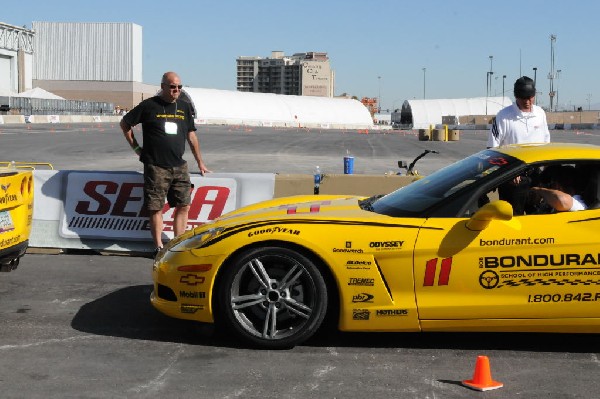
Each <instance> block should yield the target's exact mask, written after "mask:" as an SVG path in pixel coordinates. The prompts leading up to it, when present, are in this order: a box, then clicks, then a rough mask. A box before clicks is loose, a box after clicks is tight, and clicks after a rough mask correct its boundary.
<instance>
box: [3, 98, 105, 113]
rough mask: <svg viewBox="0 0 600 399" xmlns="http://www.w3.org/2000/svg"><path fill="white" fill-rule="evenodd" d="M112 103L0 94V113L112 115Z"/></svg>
mask: <svg viewBox="0 0 600 399" xmlns="http://www.w3.org/2000/svg"><path fill="white" fill-rule="evenodd" d="M114 109H115V106H114V104H113V103H106V102H96V101H81V100H58V99H45V98H28V97H6V96H0V115H112V114H113V113H114Z"/></svg>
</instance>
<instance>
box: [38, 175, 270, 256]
mask: <svg viewBox="0 0 600 399" xmlns="http://www.w3.org/2000/svg"><path fill="white" fill-rule="evenodd" d="M191 180H192V184H193V185H194V187H193V189H192V193H191V195H192V203H191V205H190V212H189V218H188V226H187V228H188V229H191V228H194V227H195V226H198V225H201V224H204V223H206V222H208V221H210V220H214V219H216V218H218V217H219V216H221V215H223V214H225V213H227V212H230V211H233V210H235V209H237V208H239V207H242V206H246V205H250V204H253V203H256V202H259V201H263V200H267V199H271V198H273V193H274V187H275V175H274V174H271V173H247V174H243V173H237V174H234V173H231V174H226V173H220V174H219V173H211V174H209V175H208V176H206V177H203V176H200V175H193V174H192V176H191ZM34 183H35V201H34V212H33V229H32V233H31V237H30V246H32V247H51V248H54V247H59V248H91V249H103V248H104V249H106V248H114V249H117V250H121V249H123V248H125V249H133V250H135V249H136V248H137V247H135V246H134V242H138V241H139V242H140V244H142V242H147V243H150V241H151V235H150V230H149V224H148V216H147V213H146V212H145V210H143V209H142V208H143V207H142V204H143V175H142V173H141V172H112V171H89V172H88V171H56V170H36V171H34ZM173 211H174V210H173V209H170V207H169V206H168V205H167V204H166V205H165V207H164V208H163V220H164V230H163V233H164V234H163V237H165V238H173ZM53 226H54V227H53ZM128 241H129V242H131V244H126V243H127V242H128ZM144 245H148V244H144Z"/></svg>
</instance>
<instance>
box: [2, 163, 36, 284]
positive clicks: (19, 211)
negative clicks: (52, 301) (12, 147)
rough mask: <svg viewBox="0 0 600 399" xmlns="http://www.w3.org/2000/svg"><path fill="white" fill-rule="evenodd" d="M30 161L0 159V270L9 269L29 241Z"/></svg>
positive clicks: (30, 217)
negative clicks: (19, 161)
mask: <svg viewBox="0 0 600 399" xmlns="http://www.w3.org/2000/svg"><path fill="white" fill-rule="evenodd" d="M27 165H30V164H25V165H24V164H21V163H14V162H0V272H9V271H11V270H13V269H16V267H17V266H18V265H19V259H20V258H21V257H22V256H23V255H24V254H25V251H26V250H27V246H28V245H29V233H30V232H31V223H32V219H33V174H32V172H31V170H32V168H31V167H30V166H27Z"/></svg>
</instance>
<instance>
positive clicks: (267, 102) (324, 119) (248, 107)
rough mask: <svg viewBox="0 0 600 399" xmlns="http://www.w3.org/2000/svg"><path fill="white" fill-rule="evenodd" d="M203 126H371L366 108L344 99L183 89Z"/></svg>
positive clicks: (355, 127) (371, 121) (339, 127)
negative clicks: (212, 124)
mask: <svg viewBox="0 0 600 399" xmlns="http://www.w3.org/2000/svg"><path fill="white" fill-rule="evenodd" d="M185 91H186V93H187V94H188V95H189V97H190V98H191V99H192V101H193V103H194V106H195V108H196V110H197V115H196V118H197V119H198V120H200V121H202V122H204V123H217V124H218V123H221V124H244V125H254V126H259V125H260V126H290V127H298V126H299V127H321V128H332V129H334V128H335V129H345V128H348V129H364V128H370V127H373V120H372V118H371V115H370V114H369V111H368V110H367V108H366V107H365V106H364V105H363V104H362V103H360V102H359V101H357V100H352V99H346V98H328V97H309V96H288V95H281V94H267V93H247V92H238V91H227V90H216V89H200V88H189V87H186V88H185Z"/></svg>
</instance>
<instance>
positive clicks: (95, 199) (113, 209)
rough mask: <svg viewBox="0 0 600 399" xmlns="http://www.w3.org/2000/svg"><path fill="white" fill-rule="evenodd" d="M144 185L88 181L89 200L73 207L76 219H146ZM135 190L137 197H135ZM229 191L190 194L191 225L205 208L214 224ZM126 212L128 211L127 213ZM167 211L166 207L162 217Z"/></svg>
mask: <svg viewBox="0 0 600 399" xmlns="http://www.w3.org/2000/svg"><path fill="white" fill-rule="evenodd" d="M143 187H144V184H143V183H122V184H120V185H119V183H116V182H113V181H88V182H87V183H86V184H85V186H84V187H83V192H84V193H85V194H86V195H87V196H88V197H89V198H90V199H91V200H90V201H86V200H81V201H79V202H78V203H77V205H76V206H75V212H76V213H78V214H79V215H95V216H97V215H111V216H123V217H147V216H148V213H147V212H146V211H145V209H144V207H143V206H142V204H143V197H142V192H143ZM134 190H136V191H137V193H138V194H134ZM230 191H231V190H230V189H229V188H227V187H219V186H203V187H199V188H198V189H196V190H195V192H194V193H192V203H191V205H190V212H189V219H190V221H192V220H196V219H198V218H199V216H200V214H201V212H202V210H203V209H205V207H210V209H209V210H208V216H207V218H206V219H207V220H214V219H216V218H218V217H219V216H221V214H222V213H223V209H225V206H226V204H227V199H228V198H229V193H230ZM127 209H129V210H127ZM168 210H169V205H168V204H165V207H164V208H163V213H165V212H167V211H168Z"/></svg>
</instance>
